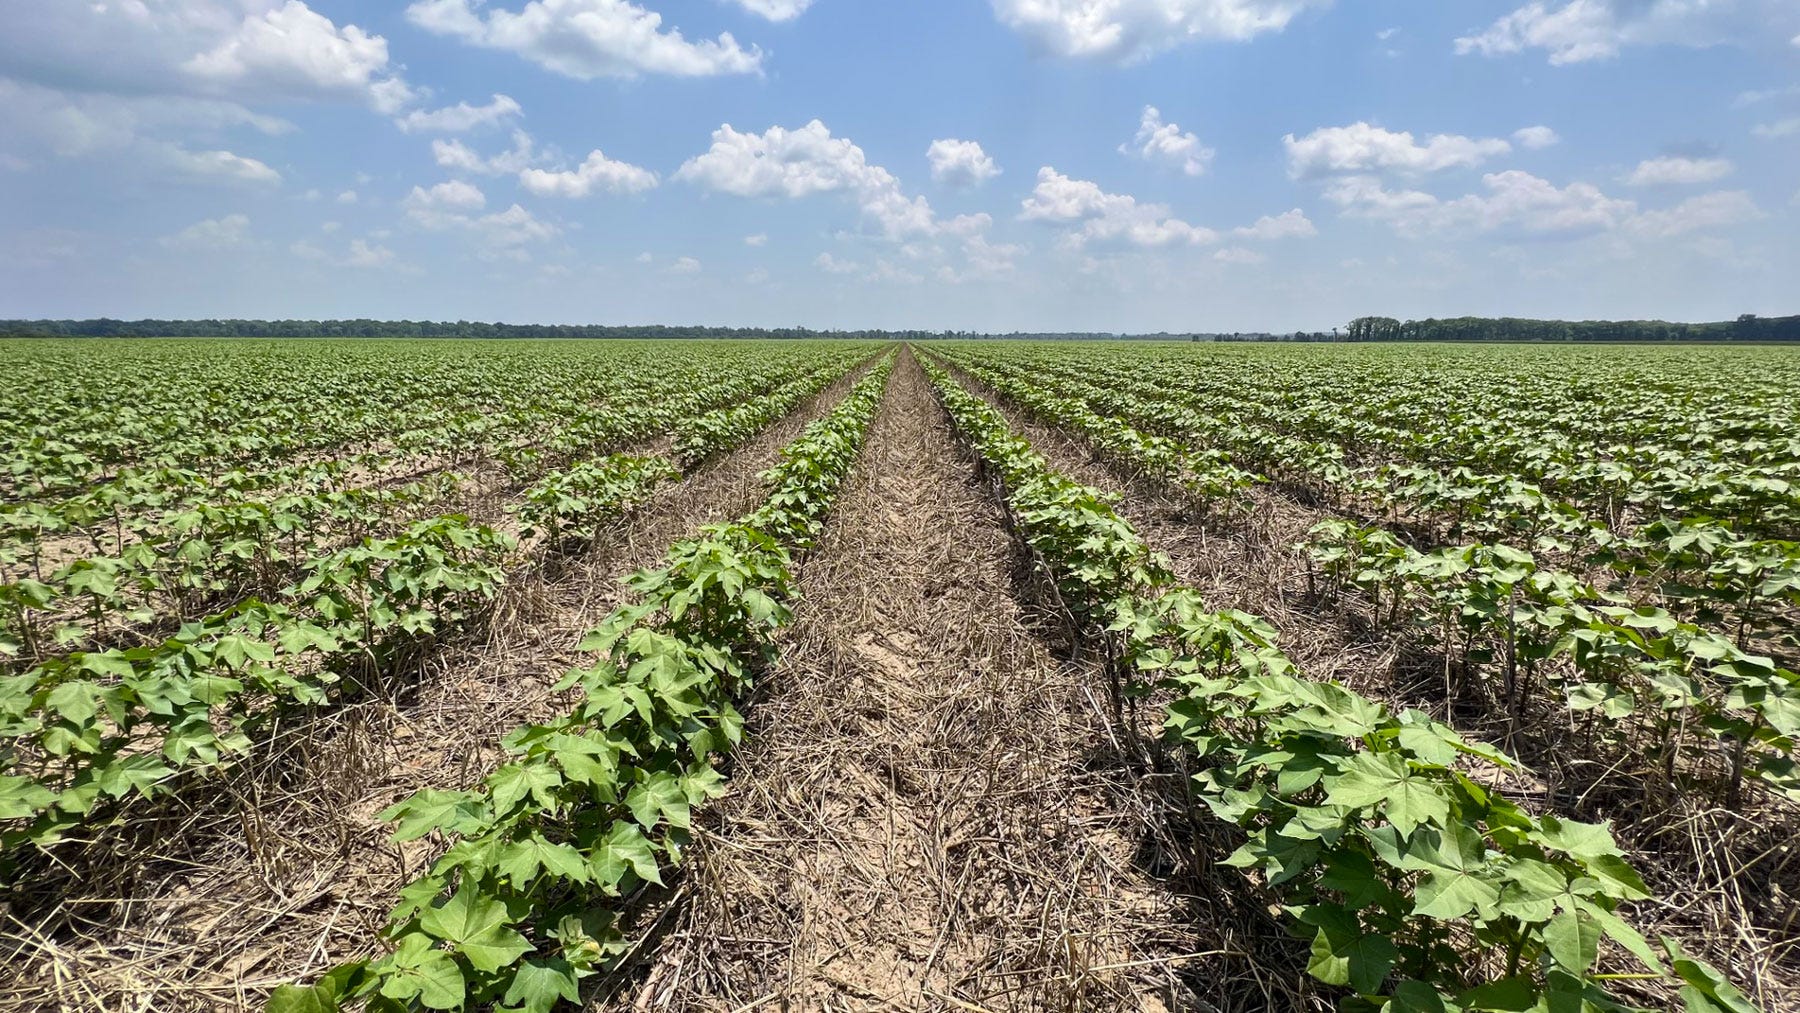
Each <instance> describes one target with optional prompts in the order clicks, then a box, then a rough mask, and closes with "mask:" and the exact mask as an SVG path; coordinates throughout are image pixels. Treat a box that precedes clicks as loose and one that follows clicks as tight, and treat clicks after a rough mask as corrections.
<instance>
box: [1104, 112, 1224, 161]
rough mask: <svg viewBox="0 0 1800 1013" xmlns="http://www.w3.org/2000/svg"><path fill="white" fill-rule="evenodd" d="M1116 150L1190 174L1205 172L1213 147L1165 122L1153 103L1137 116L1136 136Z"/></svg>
mask: <svg viewBox="0 0 1800 1013" xmlns="http://www.w3.org/2000/svg"><path fill="white" fill-rule="evenodd" d="M1119 151H1120V152H1121V153H1123V154H1126V155H1135V156H1137V157H1138V158H1141V159H1143V160H1144V161H1146V162H1156V163H1159V164H1162V165H1167V166H1170V167H1172V168H1176V169H1180V170H1181V171H1182V172H1184V173H1186V174H1187V175H1189V176H1198V175H1201V174H1202V173H1204V172H1206V167H1207V165H1208V164H1210V163H1211V162H1212V160H1213V154H1214V152H1213V149H1211V148H1209V147H1207V146H1205V145H1204V144H1201V143H1200V138H1198V137H1196V136H1194V135H1193V134H1189V133H1183V132H1182V130H1181V127H1179V126H1177V125H1176V124H1174V123H1164V122H1163V118H1162V113H1160V112H1158V111H1157V108H1156V107H1155V106H1145V107H1144V112H1143V114H1142V115H1141V116H1140V117H1139V118H1138V131H1137V136H1136V137H1134V138H1132V140H1131V143H1129V144H1121V145H1119Z"/></svg>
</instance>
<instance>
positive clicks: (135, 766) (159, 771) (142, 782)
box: [94, 754, 174, 798]
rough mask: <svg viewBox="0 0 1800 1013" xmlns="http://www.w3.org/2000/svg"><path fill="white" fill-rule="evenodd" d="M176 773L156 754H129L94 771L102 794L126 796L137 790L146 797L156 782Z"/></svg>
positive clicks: (96, 782) (117, 796) (115, 796)
mask: <svg viewBox="0 0 1800 1013" xmlns="http://www.w3.org/2000/svg"><path fill="white" fill-rule="evenodd" d="M172 773H174V771H173V770H171V769H170V768H169V767H167V766H165V765H164V764H163V762H162V760H160V759H158V758H157V757H156V756H154V755H141V754H140V755H138V756H128V757H125V758H124V759H122V760H114V761H112V762H111V763H108V764H106V765H104V766H101V767H98V768H96V769H95V771H94V784H95V785H97V786H98V787H99V789H100V791H101V793H102V794H105V795H110V796H112V797H113V798H124V797H125V796H126V795H129V794H131V793H132V792H133V791H136V792H137V793H138V794H139V795H142V796H143V797H144V798H149V797H150V789H151V788H153V787H155V786H156V782H158V781H160V780H162V779H163V778H165V777H167V776H169V775H170V774H172Z"/></svg>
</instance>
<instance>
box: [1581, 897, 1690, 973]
mask: <svg viewBox="0 0 1800 1013" xmlns="http://www.w3.org/2000/svg"><path fill="white" fill-rule="evenodd" d="M1575 907H1576V909H1577V910H1579V911H1582V912H1584V913H1586V914H1587V916H1588V917H1589V918H1592V919H1593V920H1594V922H1595V923H1596V924H1598V925H1599V926H1600V931H1602V932H1604V933H1606V935H1607V936H1608V937H1609V938H1610V939H1612V941H1613V942H1615V943H1618V944H1619V945H1620V946H1623V947H1625V949H1626V950H1628V951H1630V953H1631V955H1632V956H1634V957H1636V958H1638V959H1639V960H1641V961H1643V962H1644V966H1645V967H1648V968H1649V969H1650V970H1652V971H1655V972H1656V973H1658V974H1663V973H1666V971H1667V969H1666V968H1664V967H1663V962H1662V958H1660V957H1658V956H1657V954H1656V950H1655V949H1654V948H1653V947H1651V945H1650V943H1649V941H1647V940H1646V939H1645V938H1644V937H1643V934H1642V933H1640V932H1638V930H1637V929H1634V928H1632V927H1631V926H1630V925H1628V924H1626V922H1625V920H1624V919H1622V918H1620V917H1619V916H1618V915H1616V914H1613V913H1612V912H1611V911H1608V910H1607V909H1605V908H1603V907H1601V906H1600V905H1598V904H1595V903H1592V902H1590V901H1585V900H1577V901H1576V902H1575Z"/></svg>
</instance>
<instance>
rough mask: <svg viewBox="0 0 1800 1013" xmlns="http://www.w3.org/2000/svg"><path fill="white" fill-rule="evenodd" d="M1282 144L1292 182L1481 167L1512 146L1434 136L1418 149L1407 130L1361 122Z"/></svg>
mask: <svg viewBox="0 0 1800 1013" xmlns="http://www.w3.org/2000/svg"><path fill="white" fill-rule="evenodd" d="M1282 143H1283V144H1284V145H1285V146H1286V147H1287V156H1288V174H1289V175H1291V176H1293V177H1294V178H1295V179H1316V178H1318V177H1321V176H1328V175H1332V174H1335V173H1367V172H1403V173H1409V174H1414V175H1417V174H1423V173H1430V172H1439V171H1441V170H1444V169H1452V168H1462V167H1469V166H1475V165H1480V164H1481V163H1482V162H1485V161H1487V160H1488V159H1490V158H1493V157H1494V156H1496V155H1504V154H1506V153H1508V152H1510V151H1511V150H1512V145H1511V144H1509V143H1508V142H1506V141H1503V140H1501V139H1500V138H1497V137H1486V138H1474V137H1464V136H1462V135H1460V134H1433V135H1431V136H1430V137H1427V138H1426V139H1425V142H1424V143H1423V144H1421V143H1418V142H1417V141H1415V140H1414V139H1413V135H1412V133H1411V132H1410V131H1405V130H1402V131H1393V130H1386V129H1383V128H1381V127H1377V126H1374V125H1373V124H1370V123H1365V122H1360V121H1359V122H1356V123H1352V124H1350V125H1349V126H1346V127H1321V128H1319V129H1318V130H1315V131H1313V132H1312V133H1310V134H1307V135H1306V136H1305V137H1299V138H1296V137H1295V136H1294V135H1293V134H1288V135H1287V136H1286V137H1283V138H1282Z"/></svg>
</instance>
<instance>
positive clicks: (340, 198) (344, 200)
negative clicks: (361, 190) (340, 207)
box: [337, 190, 360, 204]
mask: <svg viewBox="0 0 1800 1013" xmlns="http://www.w3.org/2000/svg"><path fill="white" fill-rule="evenodd" d="M359 199H360V198H358V197H357V195H356V191H355V190H345V191H344V192H343V193H340V194H338V195H337V202H338V203H339V204H355V203H356V202H357V200H359Z"/></svg>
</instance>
